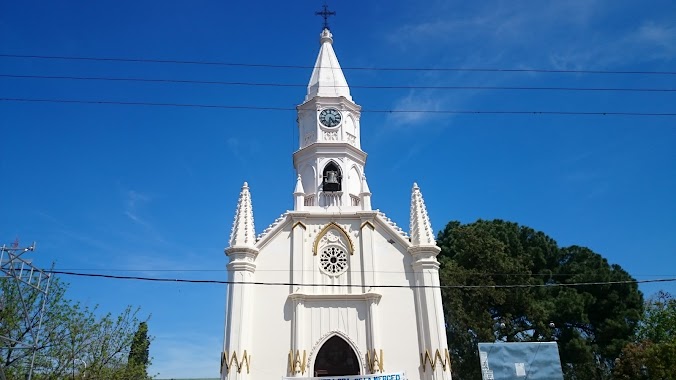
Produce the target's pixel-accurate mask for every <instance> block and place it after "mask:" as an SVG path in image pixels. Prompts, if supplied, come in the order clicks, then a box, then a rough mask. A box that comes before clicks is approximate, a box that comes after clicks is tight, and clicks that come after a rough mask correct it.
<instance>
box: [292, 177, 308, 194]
mask: <svg viewBox="0 0 676 380" xmlns="http://www.w3.org/2000/svg"><path fill="white" fill-rule="evenodd" d="M293 194H294V195H299V194H305V189H303V179H302V178H301V176H300V174H298V179H297V180H296V188H295V189H294V190H293Z"/></svg>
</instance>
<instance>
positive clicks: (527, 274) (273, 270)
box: [59, 268, 676, 277]
mask: <svg viewBox="0 0 676 380" xmlns="http://www.w3.org/2000/svg"><path fill="white" fill-rule="evenodd" d="M59 270H62V271H71V272H72V271H78V272H82V271H89V272H91V271H104V272H146V273H148V272H178V273H207V272H216V273H222V272H223V271H224V269H199V268H196V269H152V268H147V269H114V268H113V269H111V268H105V269H101V268H60V269H59ZM295 271H296V272H314V269H299V270H295ZM256 272H288V269H256ZM362 272H365V273H389V274H413V273H416V272H415V271H412V270H411V271H400V270H362ZM578 274H579V273H528V272H512V273H509V272H507V273H497V272H496V273H493V272H489V273H472V276H476V277H478V276H481V277H491V276H533V277H565V276H575V275H578ZM634 276H636V277H672V276H676V274H634Z"/></svg>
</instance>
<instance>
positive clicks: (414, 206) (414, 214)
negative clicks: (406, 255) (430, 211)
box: [409, 183, 437, 246]
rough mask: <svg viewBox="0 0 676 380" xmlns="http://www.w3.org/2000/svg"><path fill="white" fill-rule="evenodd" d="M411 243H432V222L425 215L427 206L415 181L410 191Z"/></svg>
mask: <svg viewBox="0 0 676 380" xmlns="http://www.w3.org/2000/svg"><path fill="white" fill-rule="evenodd" d="M409 233H410V236H411V244H413V245H414V246H421V245H428V246H429V245H434V246H436V244H437V243H436V241H435V240H434V232H433V231H432V224H431V223H430V218H429V216H428V215H427V208H426V207H425V201H424V200H423V196H422V193H421V192H420V188H419V187H418V184H417V183H414V184H413V190H412V192H411V225H410V232H409Z"/></svg>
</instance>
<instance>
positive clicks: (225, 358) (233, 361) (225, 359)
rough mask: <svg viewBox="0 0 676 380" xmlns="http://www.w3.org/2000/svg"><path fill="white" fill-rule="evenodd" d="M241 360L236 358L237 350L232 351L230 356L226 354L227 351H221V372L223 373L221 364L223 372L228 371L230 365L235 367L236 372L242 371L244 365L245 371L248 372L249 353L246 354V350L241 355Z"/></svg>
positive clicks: (230, 367)
mask: <svg viewBox="0 0 676 380" xmlns="http://www.w3.org/2000/svg"><path fill="white" fill-rule="evenodd" d="M241 359H242V360H238V359H237V352H233V353H232V356H229V355H228V351H225V352H222V353H221V373H223V366H225V372H226V373H230V370H231V369H232V367H233V366H234V367H237V373H241V372H242V368H244V366H245V365H246V373H249V363H250V362H251V355H247V353H246V350H244V352H243V353H242V355H241Z"/></svg>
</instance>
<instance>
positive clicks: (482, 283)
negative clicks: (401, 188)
mask: <svg viewBox="0 0 676 380" xmlns="http://www.w3.org/2000/svg"><path fill="white" fill-rule="evenodd" d="M438 244H439V246H440V247H441V254H440V255H439V261H440V262H441V264H442V267H441V270H440V280H441V283H442V285H470V286H479V287H476V288H447V289H443V290H442V296H443V300H444V307H445V310H446V316H447V323H448V331H447V333H448V342H449V349H450V351H451V353H452V355H453V359H454V360H453V362H454V366H453V372H454V375H455V376H457V377H459V378H462V379H464V380H466V379H481V373H480V366H479V359H478V351H477V343H479V342H493V341H505V342H519V341H552V340H556V341H557V342H558V345H559V351H560V355H561V361H562V365H563V370H564V374H565V377H566V378H567V379H605V378H608V377H609V376H610V371H611V369H612V366H613V363H614V359H615V358H617V357H618V355H619V354H620V351H621V350H622V347H624V345H625V344H626V343H627V342H628V341H629V339H630V338H631V336H632V335H633V333H634V331H635V328H636V324H637V322H638V320H639V318H640V316H641V313H642V303H643V298H642V295H641V293H640V292H639V290H638V286H637V285H636V284H633V283H630V284H608V285H589V286H545V285H560V284H574V283H586V282H613V281H633V278H632V277H631V276H630V275H629V274H628V273H627V272H626V271H624V270H623V269H622V268H621V267H619V266H617V265H610V264H608V262H607V260H605V259H604V258H603V257H601V256H600V255H598V254H596V253H594V252H593V251H591V250H589V249H587V248H583V247H578V246H572V247H566V248H560V247H559V246H558V244H557V243H556V241H554V240H553V239H552V238H550V237H549V236H547V235H545V234H544V233H542V232H539V231H535V230H533V229H531V228H528V227H525V226H519V225H518V224H516V223H511V222H506V221H502V220H494V221H483V220H479V221H477V222H474V223H470V224H465V225H463V224H461V223H459V222H450V223H449V224H448V225H447V226H446V228H445V229H444V230H443V231H441V232H440V233H439V236H438ZM523 284H525V285H536V286H534V287H512V288H509V287H500V286H501V285H523ZM493 286H497V287H493Z"/></svg>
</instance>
